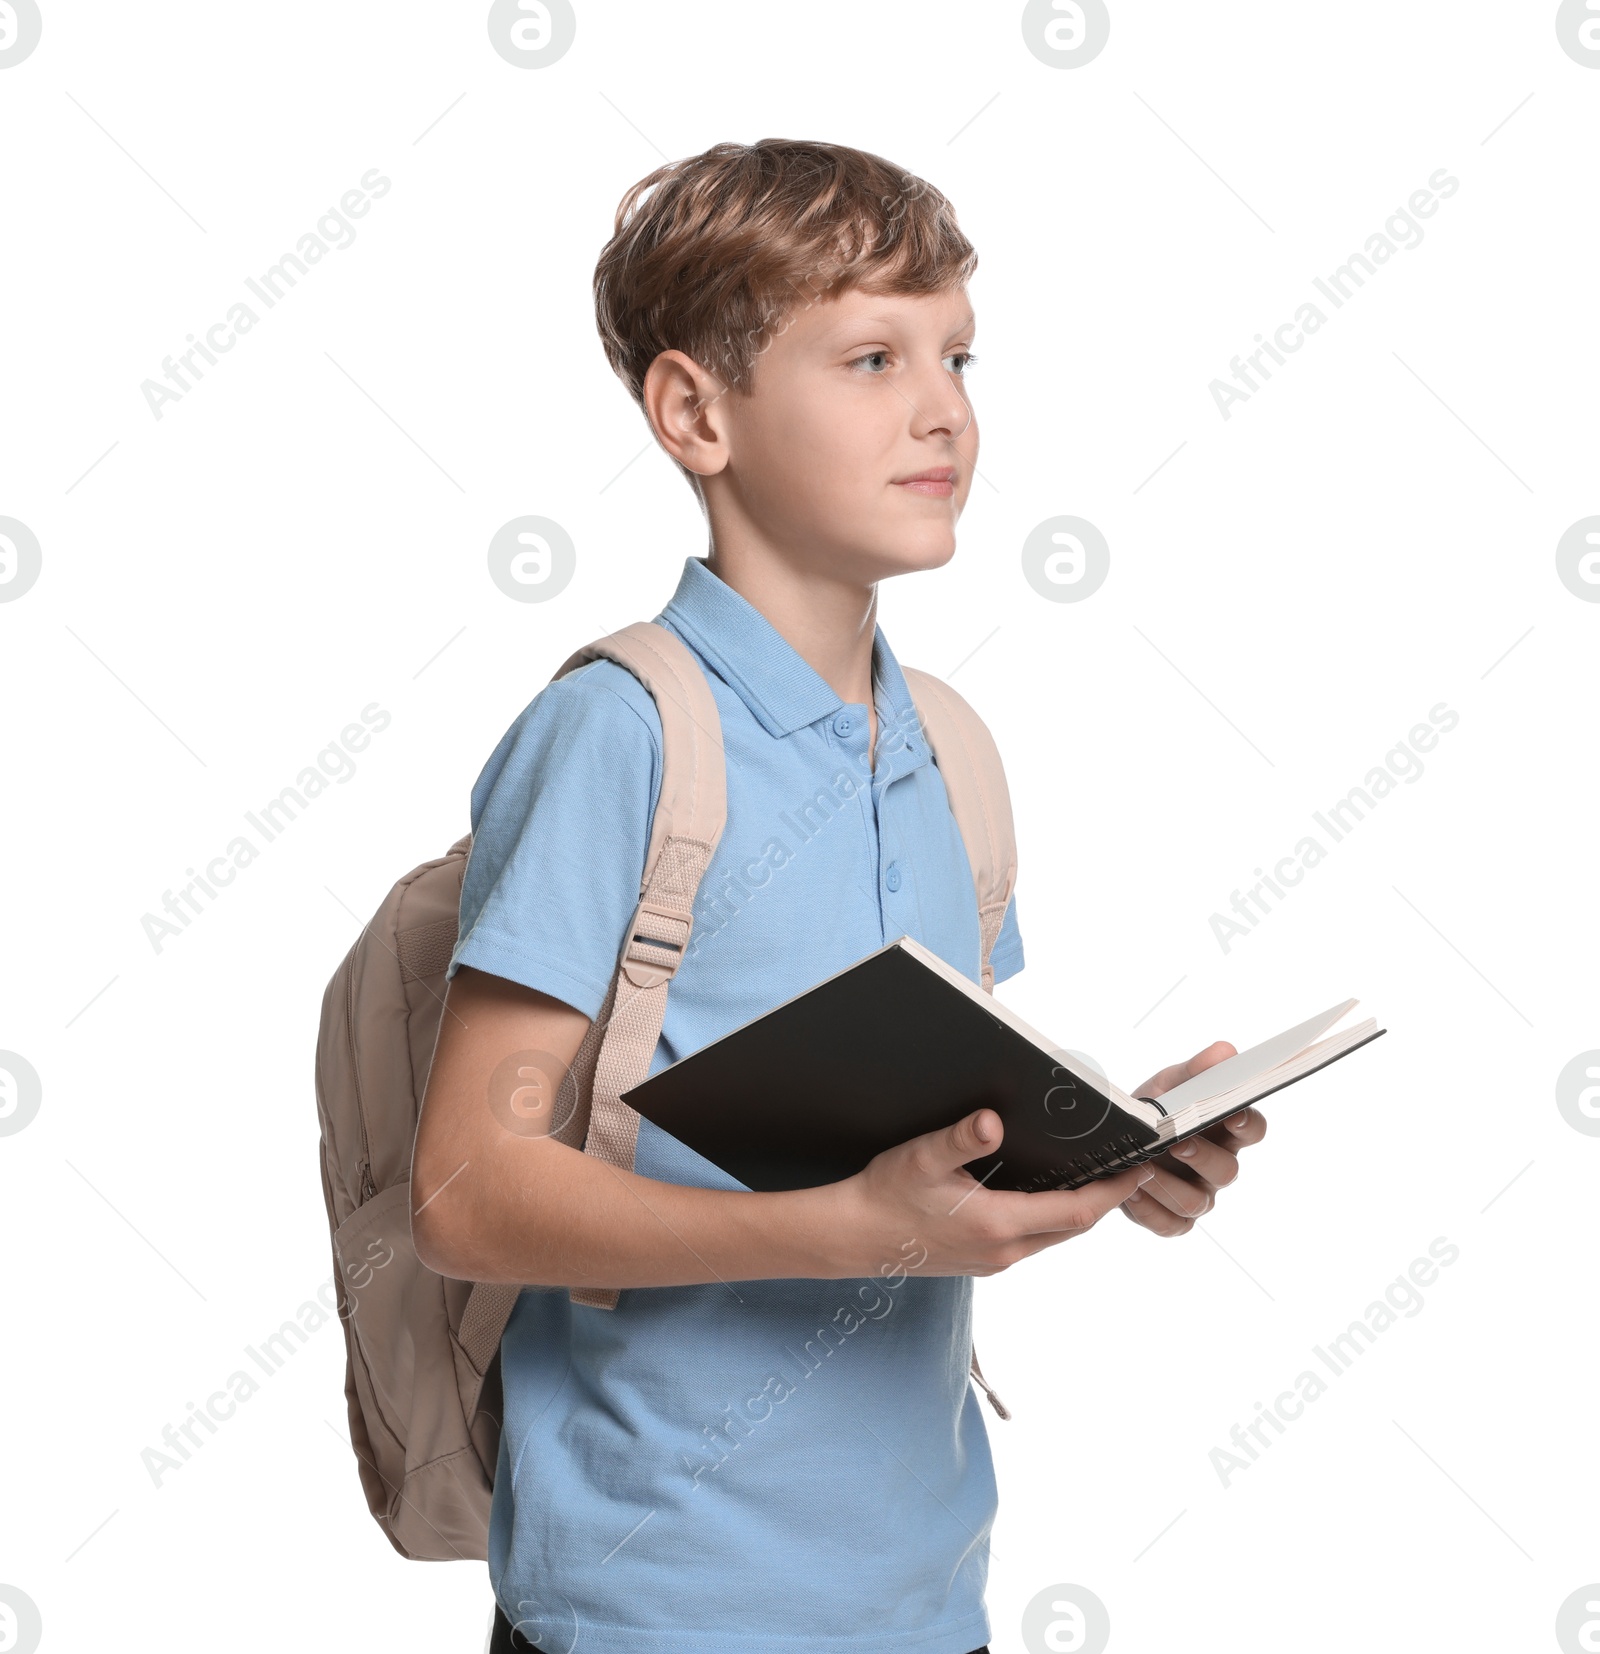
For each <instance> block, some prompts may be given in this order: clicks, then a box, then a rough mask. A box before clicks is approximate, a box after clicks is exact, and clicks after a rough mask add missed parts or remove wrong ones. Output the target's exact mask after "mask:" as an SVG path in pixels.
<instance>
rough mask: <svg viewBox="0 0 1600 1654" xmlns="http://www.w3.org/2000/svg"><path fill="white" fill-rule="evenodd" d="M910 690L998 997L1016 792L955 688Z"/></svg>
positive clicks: (972, 1369)
mask: <svg viewBox="0 0 1600 1654" xmlns="http://www.w3.org/2000/svg"><path fill="white" fill-rule="evenodd" d="M900 670H901V673H902V674H903V676H904V677H905V680H906V686H907V687H908V688H909V689H910V691H911V698H912V700H913V701H915V702H916V707H917V717H918V719H919V720H920V721H921V723H922V733H923V736H924V737H925V738H926V740H927V743H928V745H929V746H930V747H931V748H932V749H933V756H934V758H935V760H936V761H937V763H938V766H939V773H940V775H942V776H943V777H944V788H945V791H946V792H947V793H948V794H949V796H950V812H951V814H952V815H954V816H955V818H956V826H957V827H959V828H960V829H961V839H962V842H963V843H964V844H965V845H966V847H967V860H968V861H969V862H970V863H971V864H972V884H973V888H974V889H975V890H976V892H977V896H978V934H979V936H980V938H981V941H982V953H981V954H980V956H979V957H980V962H981V965H982V976H983V987H984V991H985V992H986V993H993V992H994V966H993V965H992V964H991V963H990V955H991V954H992V953H993V952H994V944H995V939H996V938H997V937H998V936H999V934H1000V926H1001V925H1002V923H1004V921H1005V916H1006V905H1007V904H1008V903H1009V902H1010V900H1011V892H1012V889H1013V888H1014V887H1015V885H1016V882H1017V834H1016V826H1015V824H1014V822H1013V821H1012V817H1011V789H1010V788H1009V787H1007V785H1006V772H1005V766H1004V765H1003V764H1002V763H1001V762H1000V749H999V748H998V747H997V746H996V745H995V744H994V737H993V736H992V735H991V734H990V733H989V727H988V725H987V724H985V723H984V721H983V719H981V718H980V717H979V716H978V714H977V713H976V712H974V711H973V710H972V708H971V707H970V706H968V705H967V703H966V702H965V701H964V700H962V698H961V697H960V696H959V695H958V694H957V693H956V692H955V690H953V689H952V688H951V687H950V685H949V684H947V683H944V682H942V681H941V680H940V679H938V678H936V677H934V676H933V674H932V673H931V672H919V671H917V670H916V668H915V667H911V666H902V667H901V669H900ZM968 1371H969V1373H970V1374H971V1376H972V1378H973V1379H974V1380H975V1381H976V1383H977V1385H978V1387H979V1388H980V1389H981V1390H982V1391H983V1393H984V1394H985V1395H986V1396H987V1397H988V1398H989V1405H990V1406H991V1407H993V1408H994V1410H995V1412H997V1413H998V1414H999V1415H1000V1417H1001V1418H1003V1419H1008V1418H1010V1417H1011V1409H1010V1408H1009V1407H1007V1406H1006V1404H1005V1403H1004V1402H1003V1401H1002V1400H1001V1399H1000V1397H999V1396H998V1395H996V1394H995V1392H994V1388H993V1386H992V1385H991V1384H990V1383H989V1381H988V1380H987V1379H986V1378H985V1377H984V1376H983V1368H982V1367H980V1366H979V1365H978V1351H977V1349H976V1347H974V1348H973V1351H972V1359H971V1362H970V1364H969V1366H968Z"/></svg>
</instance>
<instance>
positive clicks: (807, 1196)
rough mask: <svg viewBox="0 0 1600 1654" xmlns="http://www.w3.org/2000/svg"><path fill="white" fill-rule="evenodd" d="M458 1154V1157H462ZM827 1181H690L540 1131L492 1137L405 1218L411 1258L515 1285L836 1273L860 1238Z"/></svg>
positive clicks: (685, 1282) (677, 1282)
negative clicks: (758, 1185)
mask: <svg viewBox="0 0 1600 1654" xmlns="http://www.w3.org/2000/svg"><path fill="white" fill-rule="evenodd" d="M469 1164H470V1163H469ZM836 1189H837V1186H835V1187H834V1189H828V1188H822V1189H797V1190H794V1191H790V1192H786V1193H781V1194H758V1193H751V1192H746V1191H743V1190H728V1189H700V1188H691V1187H688V1186H685V1185H682V1184H676V1183H660V1182H657V1181H655V1180H654V1179H652V1178H647V1177H641V1176H639V1175H638V1174H636V1173H634V1172H624V1171H620V1170H618V1169H617V1168H616V1167H613V1166H610V1165H607V1164H605V1163H604V1162H603V1161H600V1160H597V1159H595V1158H594V1157H592V1156H590V1155H585V1154H582V1153H580V1152H579V1151H578V1150H576V1149H572V1148H568V1147H567V1146H566V1145H564V1144H561V1143H557V1142H555V1141H553V1140H551V1139H544V1138H535V1139H518V1138H507V1139H502V1140H501V1141H500V1142H499V1143H498V1144H497V1145H496V1146H495V1152H494V1155H493V1157H492V1158H491V1159H490V1160H489V1161H488V1162H487V1166H486V1171H485V1175H484V1176H483V1177H482V1178H474V1177H472V1176H471V1173H470V1171H468V1170H465V1169H464V1170H463V1172H462V1174H461V1175H460V1176H459V1177H457V1178H455V1179H453V1180H451V1182H450V1183H449V1185H448V1186H447V1187H444V1188H441V1189H440V1191H439V1193H438V1195H437V1196H435V1197H434V1198H433V1199H432V1200H428V1199H427V1195H426V1190H425V1189H419V1190H418V1191H417V1194H416V1196H414V1198H419V1199H421V1200H423V1201H424V1202H425V1204H424V1206H423V1208H422V1210H421V1211H420V1212H419V1213H417V1215H416V1217H415V1218H414V1230H415V1235H416V1240H417V1246H418V1249H419V1252H421V1253H424V1254H426V1255H425V1256H424V1257H423V1262H424V1263H427V1264H429V1266H430V1267H433V1268H435V1269H437V1270H438V1271H439V1272H440V1273H442V1274H446V1275H449V1276H450V1277H451V1278H453V1279H456V1280H472V1281H488V1282H504V1283H511V1284H515V1285H521V1286H601V1287H638V1286H692V1285H698V1284H703V1283H705V1282H710V1281H738V1280H744V1281H749V1280H782V1279H795V1278H807V1279H839V1278H841V1277H844V1276H849V1275H852V1274H854V1273H856V1272H857V1260H856V1258H855V1256H854V1254H855V1252H856V1251H857V1250H858V1249H860V1248H859V1246H858V1243H857V1241H856V1238H855V1237H854V1235H853V1234H852V1233H851V1229H852V1225H851V1223H850V1221H849V1219H848V1217H847V1216H846V1212H845V1207H846V1203H845V1202H844V1201H843V1200H842V1199H841V1198H840V1196H839V1195H838V1193H836V1192H835V1191H836Z"/></svg>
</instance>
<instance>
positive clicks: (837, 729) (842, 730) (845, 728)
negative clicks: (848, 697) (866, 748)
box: [833, 712, 856, 735]
mask: <svg viewBox="0 0 1600 1654" xmlns="http://www.w3.org/2000/svg"><path fill="white" fill-rule="evenodd" d="M855 727H856V726H855V723H854V721H853V720H852V719H851V717H850V714H849V713H848V712H841V713H840V714H839V716H838V717H837V718H835V719H834V720H833V733H834V734H835V735H848V734H849V733H850V731H851V730H853V729H854V728H855Z"/></svg>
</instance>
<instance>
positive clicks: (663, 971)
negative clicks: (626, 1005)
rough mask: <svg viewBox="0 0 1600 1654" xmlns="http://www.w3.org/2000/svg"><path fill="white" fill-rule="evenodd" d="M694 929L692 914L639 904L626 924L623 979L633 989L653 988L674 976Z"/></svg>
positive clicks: (649, 903)
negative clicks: (627, 981) (632, 986)
mask: <svg viewBox="0 0 1600 1654" xmlns="http://www.w3.org/2000/svg"><path fill="white" fill-rule="evenodd" d="M693 929H694V914H693V912H692V911H690V910H689V909H687V908H682V907H673V906H670V905H669V904H667V903H665V902H652V901H651V900H650V899H649V898H648V897H645V898H644V899H643V900H641V901H640V903H639V905H638V907H636V908H635V909H634V912H633V917H632V918H631V919H630V920H629V921H628V938H627V942H626V944H625V945H624V947H623V950H622V972H623V975H624V976H626V977H627V979H628V980H629V981H630V982H631V983H632V984H633V985H634V986H635V987H636V988H653V987H655V986H657V984H659V983H662V982H670V981H671V980H672V979H673V977H675V976H676V975H677V974H678V967H679V966H680V965H681V964H682V963H683V959H684V954H685V953H686V951H687V950H688V946H689V933H690V932H691V931H692V930H693Z"/></svg>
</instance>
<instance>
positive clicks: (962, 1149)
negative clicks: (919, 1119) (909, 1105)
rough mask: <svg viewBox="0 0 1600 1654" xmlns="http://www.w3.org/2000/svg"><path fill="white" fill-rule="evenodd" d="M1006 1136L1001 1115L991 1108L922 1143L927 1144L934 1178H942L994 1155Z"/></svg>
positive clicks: (934, 1133) (933, 1133) (973, 1114)
mask: <svg viewBox="0 0 1600 1654" xmlns="http://www.w3.org/2000/svg"><path fill="white" fill-rule="evenodd" d="M1004 1135H1005V1127H1004V1126H1003V1125H1002V1124H1001V1122H1000V1116H999V1115H998V1114H996V1113H995V1111H994V1110H993V1109H992V1108H980V1109H976V1110H974V1111H973V1112H972V1113H971V1114H969V1115H967V1116H966V1118H965V1119H962V1120H957V1121H956V1123H955V1124H954V1125H953V1126H946V1127H945V1128H944V1130H943V1131H933V1132H929V1133H928V1135H927V1136H926V1137H925V1138H923V1139H921V1141H922V1142H924V1143H925V1144H926V1145H927V1152H928V1162H931V1169H932V1170H933V1171H934V1173H935V1175H937V1176H943V1175H944V1174H945V1173H947V1172H953V1171H955V1170H956V1169H957V1168H958V1167H961V1166H964V1165H966V1163H967V1162H968V1161H969V1160H981V1159H982V1158H983V1157H984V1155H986V1154H993V1153H994V1151H995V1150H996V1149H997V1148H998V1147H999V1146H1000V1140H1001V1138H1002V1137H1004ZM928 1162H925V1164H926V1163H928Z"/></svg>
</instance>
